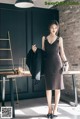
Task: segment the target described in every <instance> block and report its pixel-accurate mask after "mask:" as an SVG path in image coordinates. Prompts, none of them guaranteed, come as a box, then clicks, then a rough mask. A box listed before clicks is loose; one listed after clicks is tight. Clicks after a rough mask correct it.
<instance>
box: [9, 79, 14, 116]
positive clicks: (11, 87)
mask: <svg viewBox="0 0 80 119" xmlns="http://www.w3.org/2000/svg"><path fill="white" fill-rule="evenodd" d="M9 81H10V93H11V106H12V108H13V117H15V109H14V90H13V79H12V78H10V79H9Z"/></svg>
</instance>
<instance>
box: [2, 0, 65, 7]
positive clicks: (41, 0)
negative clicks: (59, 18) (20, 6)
mask: <svg viewBox="0 0 80 119" xmlns="http://www.w3.org/2000/svg"><path fill="white" fill-rule="evenodd" d="M15 1H16V0H0V3H5V4H15ZM32 1H33V2H34V6H35V7H40V8H50V7H52V6H51V5H45V1H47V2H57V1H59V2H60V1H64V0H32Z"/></svg>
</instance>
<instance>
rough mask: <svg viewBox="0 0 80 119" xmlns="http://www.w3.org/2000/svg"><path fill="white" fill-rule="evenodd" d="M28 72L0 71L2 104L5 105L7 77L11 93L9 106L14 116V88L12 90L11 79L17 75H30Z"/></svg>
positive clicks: (17, 76)
mask: <svg viewBox="0 0 80 119" xmlns="http://www.w3.org/2000/svg"><path fill="white" fill-rule="evenodd" d="M30 76H31V74H30V72H29V71H28V72H26V73H25V74H14V72H0V77H1V80H2V106H5V81H6V79H9V82H10V83H9V84H10V94H11V106H12V108H13V117H15V108H14V90H13V79H15V78H19V77H30Z"/></svg>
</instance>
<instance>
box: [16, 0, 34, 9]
mask: <svg viewBox="0 0 80 119" xmlns="http://www.w3.org/2000/svg"><path fill="white" fill-rule="evenodd" d="M15 6H16V7H19V8H29V7H33V6H34V4H33V1H32V0H16V2H15Z"/></svg>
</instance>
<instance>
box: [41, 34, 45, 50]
mask: <svg viewBox="0 0 80 119" xmlns="http://www.w3.org/2000/svg"><path fill="white" fill-rule="evenodd" d="M44 42H45V36H43V37H42V50H45V46H44Z"/></svg>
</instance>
